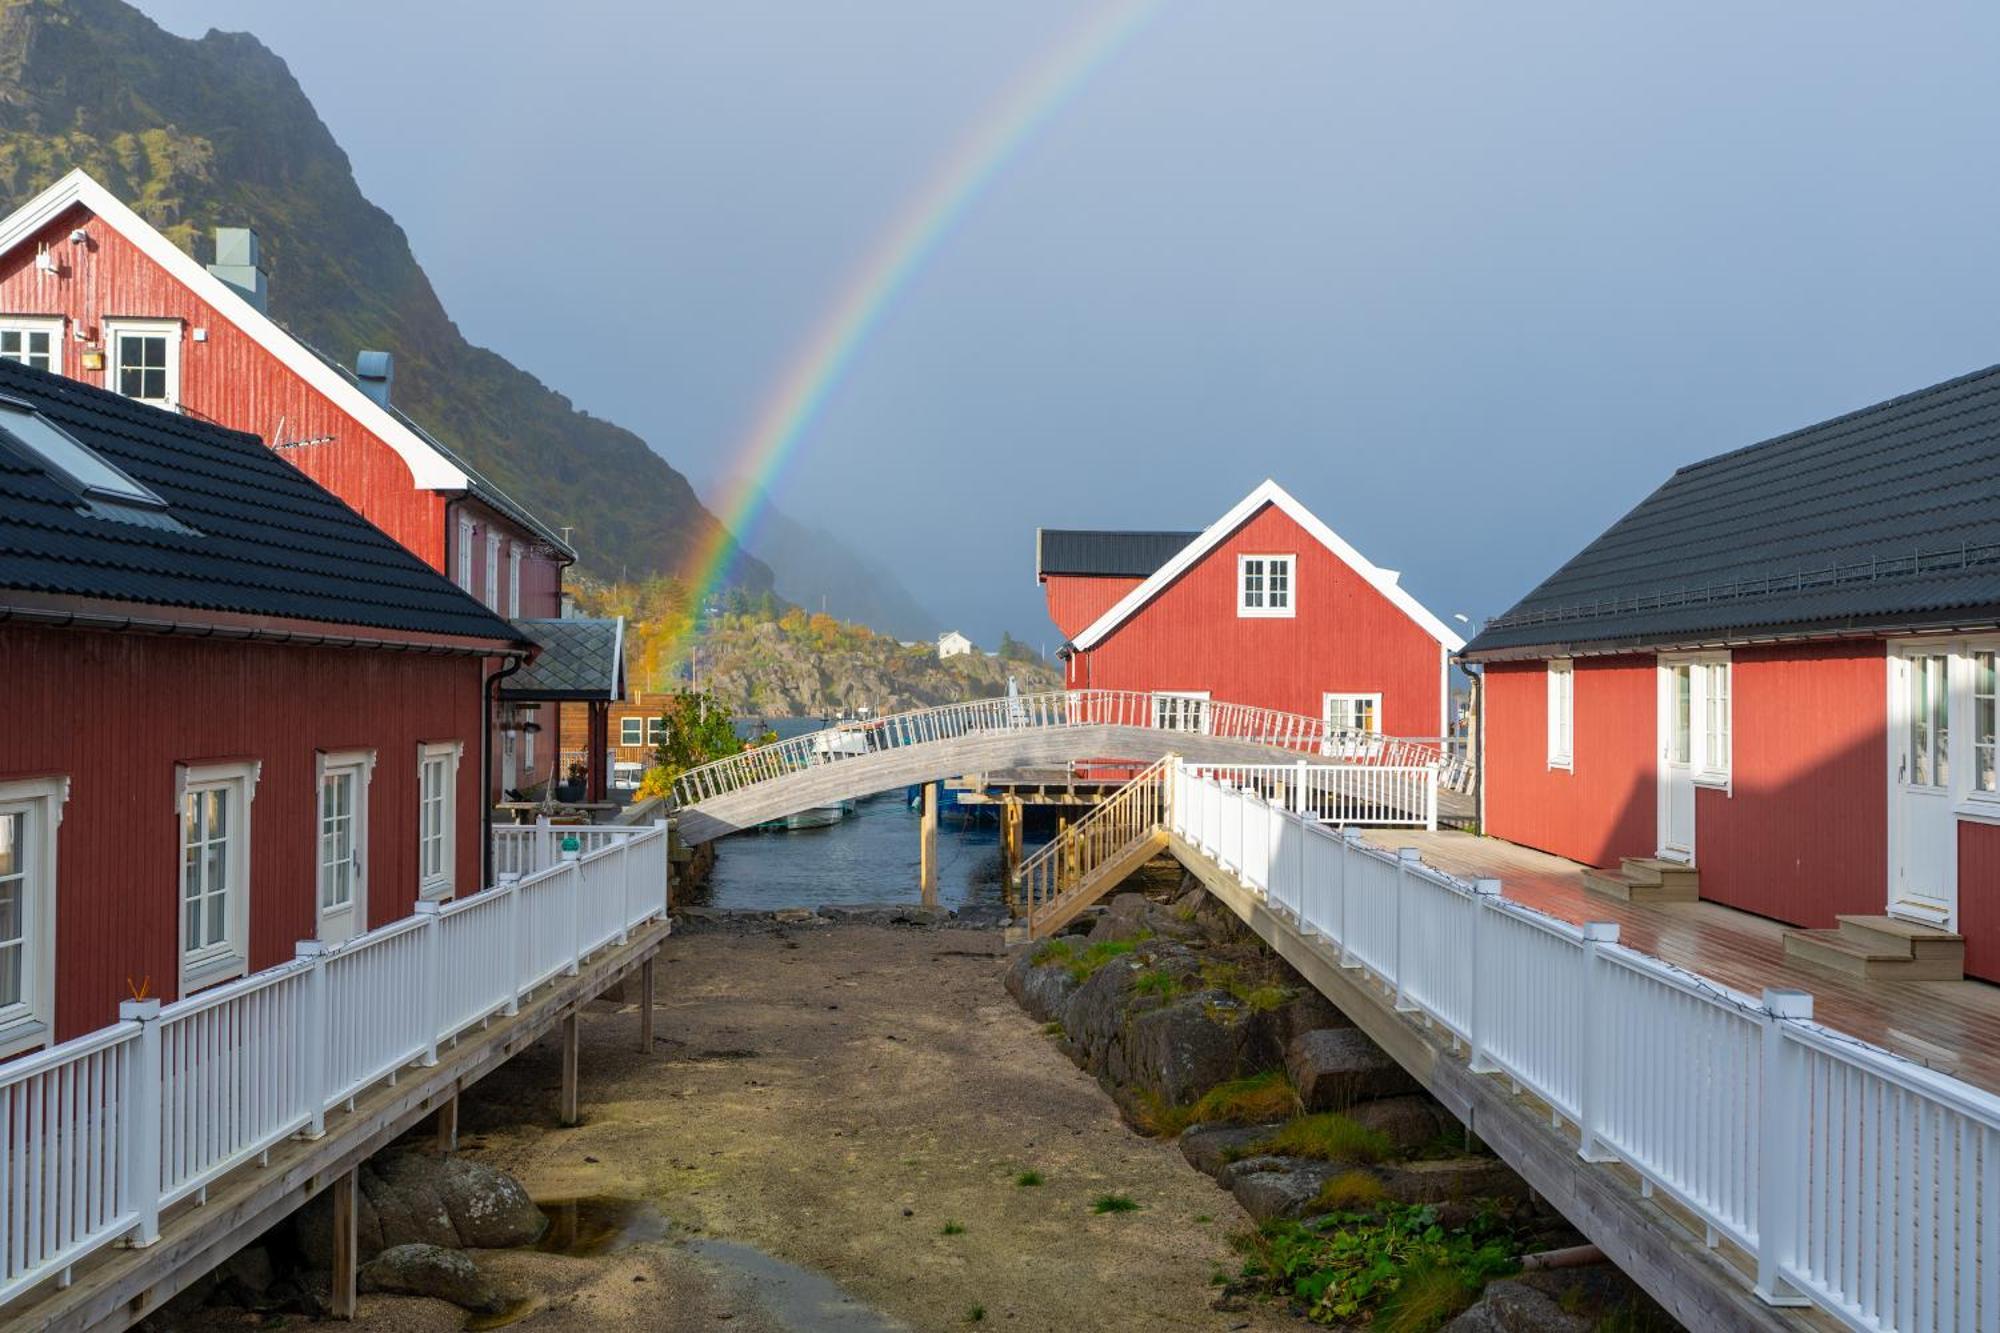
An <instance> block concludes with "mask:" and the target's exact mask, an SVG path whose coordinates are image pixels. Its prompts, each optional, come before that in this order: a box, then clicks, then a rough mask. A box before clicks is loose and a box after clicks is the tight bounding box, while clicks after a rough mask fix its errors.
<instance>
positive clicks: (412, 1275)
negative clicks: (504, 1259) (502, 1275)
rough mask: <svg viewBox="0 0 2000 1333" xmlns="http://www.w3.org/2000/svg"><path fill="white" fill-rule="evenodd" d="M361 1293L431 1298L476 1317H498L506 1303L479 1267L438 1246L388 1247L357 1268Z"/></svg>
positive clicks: (461, 1255) (455, 1252)
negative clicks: (484, 1315) (458, 1307)
mask: <svg viewBox="0 0 2000 1333" xmlns="http://www.w3.org/2000/svg"><path fill="white" fill-rule="evenodd" d="M361 1290H363V1291H386V1292H394V1293H396V1294H397V1295H401V1296H434V1297H436V1298H437V1299H438V1300H441V1301H450V1302H451V1303H452V1304H453V1305H456V1306H460V1307H462V1308H464V1309H467V1310H471V1311H473V1312H474V1313H476V1314H499V1313H500V1312H501V1311H502V1310H504V1309H506V1308H507V1301H506V1298H505V1297H504V1296H502V1295H501V1294H500V1290H499V1288H497V1287H495V1286H494V1285H493V1283H492V1280H491V1279H489V1278H488V1277H487V1276H486V1275H485V1274H484V1273H482V1272H480V1271H479V1265H478V1264H475V1263H473V1262H472V1260H471V1259H469V1258H467V1257H466V1256H465V1255H463V1254H461V1253H459V1252H458V1251H457V1250H447V1249H445V1248H444V1247H443V1246H440V1245H392V1246H390V1247H389V1248H388V1249H386V1250H384V1251H382V1253H380V1254H378V1255H376V1256H375V1257H374V1258H373V1259H371V1260H369V1261H368V1262H367V1263H365V1264H363V1265H362V1266H361Z"/></svg>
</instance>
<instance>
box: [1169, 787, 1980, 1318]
mask: <svg viewBox="0 0 2000 1333" xmlns="http://www.w3.org/2000/svg"><path fill="white" fill-rule="evenodd" d="M1171 782H1172V786H1173V791H1172V796H1171V799H1170V800H1169V802H1168V810H1169V812H1170V813H1169V816H1168V818H1169V820H1170V821H1171V826H1172V828H1173V830H1174V832H1176V833H1178V834H1179V835H1180V836H1181V837H1183V838H1185V839H1186V840H1188V841H1189V842H1191V843H1194V844H1196V845H1197V846H1199V848H1200V849H1201V850H1202V852H1203V853H1204V854H1205V855H1207V856H1208V857H1209V858H1210V859H1212V860H1214V861H1217V862H1218V863H1220V864H1221V865H1223V866H1224V867H1225V868H1226V869H1228V870H1230V871H1231V872H1232V873H1234V874H1235V875H1236V876H1237V877H1238V878H1239V879H1240V880H1242V881H1243V882H1244V883H1245V884H1246V885H1247V886H1249V888H1250V889H1251V890H1252V891H1254V892H1255V893H1257V894H1259V895H1260V896H1262V897H1263V898H1264V900H1265V901H1266V902H1267V903H1268V904H1269V905H1270V906H1271V907H1272V908H1274V909H1275V910H1277V911H1278V912H1280V913H1282V914H1283V915H1285V916H1288V917H1290V918H1291V919H1292V920H1293V921H1295V922H1296V923H1297V924H1298V926H1299V928H1300V929H1301V930H1302V931H1304V932H1307V933H1309V934H1312V935H1318V936H1322V937H1324V938H1325V939H1326V941H1327V942H1328V944H1329V945H1330V946H1331V947H1332V948H1333V949H1335V950H1337V951H1338V953H1339V956H1340V959H1341V962H1342V964H1343V965H1345V966H1350V967H1361V968H1365V969H1367V970H1368V971H1369V972H1372V973H1374V974H1375V975H1376V976H1377V977H1378V978H1380V979H1381V981H1382V982H1383V984H1384V985H1385V986H1387V987H1391V988H1393V990H1394V992H1395V1002H1396V1005H1397V1007H1398V1008H1401V1009H1406V1010H1412V1011H1416V1012H1420V1013H1423V1014H1425V1015H1428V1016H1429V1018H1430V1020H1431V1021H1432V1022H1434V1023H1435V1024H1437V1025H1438V1026H1439V1027H1442V1028H1443V1029H1445V1030H1446V1031H1448V1032H1449V1033H1451V1034H1452V1035H1453V1036H1455V1037H1456V1038H1457V1039H1458V1041H1459V1042H1460V1043H1461V1044H1462V1045H1463V1046H1464V1047H1465V1049H1466V1050H1467V1052H1468V1055H1469V1058H1470V1062H1471V1067H1472V1068H1473V1069H1474V1070H1477V1071H1481V1072H1504V1073H1505V1074H1507V1075H1508V1076H1509V1077H1511V1078H1512V1079H1514V1080H1515V1081H1516V1082H1517V1083H1519V1084H1520V1085H1521V1086H1522V1087H1523V1088H1525V1089H1527V1090H1528V1091H1530V1092H1532V1093H1533V1094H1534V1095H1535V1096H1536V1097H1538V1098H1540V1099H1541V1100H1542V1101H1544V1102H1546V1103H1547V1104H1548V1105H1549V1106H1550V1107H1552V1108H1554V1110H1555V1111H1556V1113H1557V1114H1559V1115H1560V1116H1562V1117H1563V1118H1564V1119H1566V1120H1568V1121H1569V1122H1570V1123H1572V1124H1573V1125H1575V1126H1576V1128H1577V1132H1578V1135H1579V1151H1580V1152H1581V1154H1582V1156H1584V1157H1585V1158H1586V1159H1589V1160H1593V1161H1609V1160H1616V1161H1620V1162H1623V1163H1625V1164H1626V1166H1628V1167H1630V1168H1631V1169H1632V1170H1633V1171H1635V1172H1636V1173H1638V1175H1639V1176H1641V1177H1642V1178H1643V1179H1644V1180H1645V1181H1646V1182H1647V1184H1648V1185H1649V1187H1650V1188H1652V1189H1653V1190H1655V1191H1657V1192H1659V1193H1661V1194H1663V1195H1665V1196H1667V1197H1669V1198H1671V1199H1673V1200H1674V1201H1675V1202H1677V1203H1678V1204H1679V1205H1680V1206H1681V1207H1683V1208H1685V1209H1686V1210H1687V1211H1688V1212H1690V1213H1692V1214H1693V1215H1694V1216H1695V1217H1696V1218H1698V1219H1699V1220H1700V1221H1701V1222H1702V1223H1703V1224H1705V1225H1706V1226H1707V1227H1709V1228H1712V1229H1713V1231H1714V1233H1715V1234H1716V1235H1717V1236H1719V1237H1723V1238H1726V1239H1727V1240H1728V1241H1730V1242H1731V1243H1733V1244H1734V1245H1736V1246H1738V1247H1740V1248H1741V1249H1742V1250H1743V1251H1744V1252H1745V1253H1746V1254H1747V1255H1749V1256H1750V1258H1751V1259H1752V1261H1753V1262H1754V1263H1755V1266H1756V1274H1757V1276H1756V1286H1757V1290H1758V1292H1759V1294H1760V1295H1762V1296H1764V1297H1765V1298H1766V1299H1768V1300H1771V1301H1773V1302H1776V1303H1791V1304H1804V1303H1810V1304H1814V1305H1818V1306H1819V1307H1821V1308H1822V1309H1824V1310H1826V1311H1828V1312H1829V1313H1831V1314H1833V1315H1834V1316H1836V1317H1837V1318H1839V1319H1840V1320H1841V1321H1843V1322H1844V1323H1846V1324H1848V1325H1849V1326H1851V1327H1854V1328H1857V1329H1868V1330H1888V1329H1902V1330H1912V1331H1913V1333H1947V1331H1949V1330H1963V1331H1966V1333H1969V1331H1970V1330H1973V1329H1981V1330H1984V1329H2000V1098H1996V1097H1994V1096H1992V1095H1991V1094H1989V1093H1987V1092H1984V1091H1982V1090H1980V1089H1978V1088H1975V1087H1973V1086H1971V1085H1970V1084H1967V1083H1964V1082H1961V1081H1959V1080H1957V1079H1953V1078H1949V1077H1946V1076H1943V1075H1940V1074H1937V1073H1935V1072H1933V1071H1931V1070H1928V1069H1924V1068H1922V1067H1921V1066H1918V1065H1915V1064H1912V1063H1911V1062H1909V1061H1907V1060H1904V1059H1902V1058H1900V1057H1898V1056H1896V1055H1893V1054H1891V1053H1890V1052H1888V1051H1885V1050H1882V1049H1880V1048H1879V1047H1876V1046H1872V1045H1869V1044H1868V1043H1866V1042H1863V1041H1860V1040H1858V1039H1856V1038H1853V1037H1850V1036H1847V1035H1845V1034H1843V1033H1840V1032H1836V1031H1833V1030H1832V1029H1829V1028H1826V1027H1823V1026H1821V1025H1819V1024H1817V1023H1814V1022H1813V1021H1812V1017H1811V1015H1812V1000H1811V997H1810V996H1808V995H1805V994H1803V993H1801V992H1798V991H1787V990H1768V991H1766V992H1764V994H1763V995H1762V996H1761V997H1757V998H1752V997H1751V996H1748V995H1744V994H1741V993H1739V992H1737V991H1733V990H1730V989H1728V988H1727V987H1724V986H1720V985H1717V984H1716V983H1714V982H1712V981H1709V980H1707V979H1706V978H1703V977H1700V976H1697V975H1695V974H1693V973H1690V972H1686V971H1683V970H1682V969H1680V968H1676V967H1673V966H1670V965H1669V964H1667V963H1664V962H1661V961H1660V960H1659V959H1656V958H1652V957H1649V956H1647V955H1645V954H1641V953H1638V952H1636V951H1634V950H1632V949H1628V948H1625V947H1624V946H1622V945H1620V944H1619V943H1618V942H1617V929H1616V927H1615V926H1603V925H1590V926H1581V927H1579V926H1576V925H1572V924H1570V923H1568V922H1565V921H1560V920H1557V919H1556V918H1554V917H1550V916H1546V915H1544V914H1542V913H1540V912H1536V911H1534V910H1532V909H1530V908H1527V907H1523V906H1521V905H1520V904H1518V903H1512V902H1509V901H1507V900H1505V899H1503V898H1502V897H1500V883H1499V881H1498V880H1480V881H1477V882H1473V883H1468V882H1466V881H1463V880H1458V879H1454V878H1452V877H1451V876H1449V875H1445V874H1443V873H1441V872H1439V871H1437V870H1434V869H1432V868H1431V867H1429V866H1426V865H1424V864H1423V863H1422V862H1421V861H1420V860H1419V859H1417V857H1416V855H1415V853H1414V852H1406V853H1404V854H1402V855H1400V856H1399V855H1397V854H1395V853H1391V852H1385V851H1382V850H1380V849H1378V848H1375V847H1371V846H1369V845H1368V844H1366V843H1364V842H1362V841H1361V840H1360V838H1359V837H1358V835H1355V834H1353V833H1351V832H1339V833H1336V832H1334V831H1333V830H1331V829H1329V828H1327V827H1325V826H1323V825H1321V824H1320V823H1319V822H1318V821H1317V820H1316V819H1313V818H1311V817H1309V816H1301V815H1300V814H1298V813H1296V812H1295V811H1293V810H1289V809H1286V808H1284V804H1283V803H1282V802H1280V803H1273V802H1272V801H1270V800H1267V799H1266V798H1265V797H1264V796H1263V795H1261V794H1260V793H1259V792H1258V791H1257V790H1255V789H1252V788H1247V787H1239V786H1236V785H1232V784H1230V783H1227V782H1224V781H1219V780H1217V779H1216V778H1214V777H1212V776H1205V775H1204V774H1203V773H1202V772H1201V771H1200V770H1199V769H1197V768H1196V767H1195V766H1193V765H1189V764H1186V763H1182V764H1179V765H1176V767H1175V771H1174V773H1173V775H1172V778H1171Z"/></svg>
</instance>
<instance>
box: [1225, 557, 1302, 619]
mask: <svg viewBox="0 0 2000 1333" xmlns="http://www.w3.org/2000/svg"><path fill="white" fill-rule="evenodd" d="M1296 563H1297V557H1296V556H1289V555H1239V556H1237V557H1236V614H1237V615H1239V616H1289V615H1293V614H1295V613H1294V611H1293V609H1292V606H1293V598H1294V594H1295V593H1296V591H1297V589H1296V587H1295V586H1294V581H1293V573H1294V566H1295V565H1296Z"/></svg>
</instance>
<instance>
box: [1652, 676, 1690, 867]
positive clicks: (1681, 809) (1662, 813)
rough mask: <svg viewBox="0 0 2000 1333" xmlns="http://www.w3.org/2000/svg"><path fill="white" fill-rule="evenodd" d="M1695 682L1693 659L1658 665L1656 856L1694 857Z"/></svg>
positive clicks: (1667, 857) (1666, 857) (1680, 859)
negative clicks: (1657, 816) (1658, 744)
mask: <svg viewBox="0 0 2000 1333" xmlns="http://www.w3.org/2000/svg"><path fill="white" fill-rule="evenodd" d="M1694 685H1695V669H1694V664H1693V663H1692V662H1663V663H1661V664H1660V728H1659V736H1660V790H1659V807H1660V808H1659V844H1660V845H1659V856H1660V859H1661V860H1663V861H1687V862H1692V861H1693V860H1694V770H1695V762H1694Z"/></svg>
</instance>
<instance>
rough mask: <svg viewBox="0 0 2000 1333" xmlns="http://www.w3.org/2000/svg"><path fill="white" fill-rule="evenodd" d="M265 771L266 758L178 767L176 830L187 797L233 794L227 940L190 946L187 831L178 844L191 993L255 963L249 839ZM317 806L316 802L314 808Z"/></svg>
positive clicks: (184, 977) (180, 924)
mask: <svg viewBox="0 0 2000 1333" xmlns="http://www.w3.org/2000/svg"><path fill="white" fill-rule="evenodd" d="M263 769H264V765H263V761H262V760H256V759H252V760H244V761H232V762H228V763H218V764H175V765H174V828H175V829H176V830H181V829H183V821H184V819H185V818H186V813H185V812H186V808H187V800H188V798H189V797H190V796H194V795H197V794H199V793H201V792H206V791H227V792H228V793H229V794H230V796H231V797H232V800H231V807H232V813H231V818H232V820H233V821H234V823H233V826H232V831H231V832H230V834H229V855H228V859H227V862H226V865H225V873H226V874H227V875H228V877H229V878H228V880H227V882H226V888H225V891H224V894H225V896H224V898H223V925H222V938H221V939H220V940H218V941H216V942H215V943H214V944H204V945H199V946H194V947H190V944H189V941H188V937H187V890H188V885H187V845H186V842H185V841H184V838H185V836H186V835H185V833H184V832H182V833H180V834H179V835H178V838H177V841H176V845H175V859H176V861H177V863H178V864H177V866H176V868H175V873H174V882H175V883H176V884H177V885H178V886H179V889H180V892H179V893H178V895H176V897H175V899H174V915H175V920H176V927H175V928H176V930H177V932H178V934H179V938H180V954H179V956H180V975H181V984H180V993H181V994H182V995H188V994H190V993H192V992H194V991H198V990H201V989H203V988H204V987H207V986H213V985H215V984H216V983H217V982H220V981H228V980H230V979H232V978H234V977H240V976H242V975H243V974H244V973H245V972H247V971H248V970H249V967H250V897H251V894H252V892H253V891H254V886H253V883H252V879H251V867H252V866H253V864H254V862H252V860H251V859H250V839H251V836H252V832H253V828H254V825H253V822H252V818H251V810H252V807H253V806H254V804H255V802H256V800H257V779H258V778H259V777H260V776H261V775H262V773H263ZM315 809H317V806H315Z"/></svg>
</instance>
